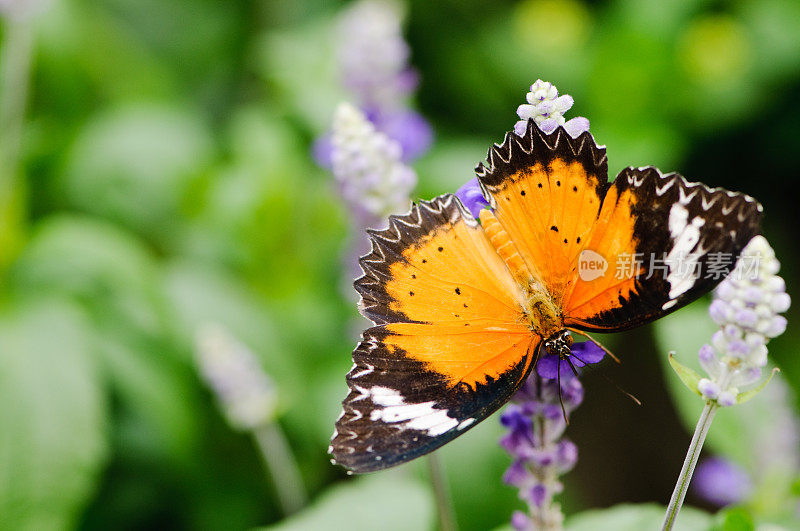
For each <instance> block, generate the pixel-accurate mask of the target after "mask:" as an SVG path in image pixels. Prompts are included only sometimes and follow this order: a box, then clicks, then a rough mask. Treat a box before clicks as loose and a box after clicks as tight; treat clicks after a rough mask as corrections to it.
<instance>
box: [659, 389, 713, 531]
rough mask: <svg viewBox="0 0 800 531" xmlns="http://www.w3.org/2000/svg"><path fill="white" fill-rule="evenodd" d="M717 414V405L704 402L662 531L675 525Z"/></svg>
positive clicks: (668, 530) (667, 530)
mask: <svg viewBox="0 0 800 531" xmlns="http://www.w3.org/2000/svg"><path fill="white" fill-rule="evenodd" d="M716 412H717V404H716V403H715V402H712V401H708V402H706V405H705V407H704V408H703V412H702V413H700V419H699V420H698V421H697V426H696V427H695V429H694V435H692V442H691V443H689V451H688V452H687V453H686V459H684V461H683V468H681V473H680V475H678V482H677V483H676V484H675V490H673V491H672V498H670V500H669V506H668V507H667V514H666V516H665V517H664V524H663V525H662V526H661V530H662V531H670V530H671V529H672V527H673V526H674V525H675V519H676V518H677V517H678V512H679V511H680V510H681V506H682V505H683V499H684V498H685V497H686V491H687V490H688V489H689V483H690V482H691V481H692V474H694V468H695V466H697V460H698V459H699V458H700V451H701V450H702V449H703V443H704V442H705V440H706V435H708V429H709V428H710V427H711V421H712V420H714V414H715V413H716Z"/></svg>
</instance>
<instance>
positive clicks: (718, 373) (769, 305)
mask: <svg viewBox="0 0 800 531" xmlns="http://www.w3.org/2000/svg"><path fill="white" fill-rule="evenodd" d="M779 270H780V263H779V262H778V260H777V258H775V252H774V251H773V250H772V248H771V247H770V245H769V243H768V242H767V240H766V238H764V237H763V236H756V237H754V238H753V239H752V240H750V242H749V243H748V244H747V246H746V247H745V248H744V250H743V251H742V256H741V257H740V258H739V260H738V261H737V263H736V267H735V268H734V269H733V271H732V272H731V273H730V275H728V277H727V278H725V280H723V281H722V282H721V283H720V285H719V286H718V287H717V289H716V291H715V292H714V297H715V298H714V301H713V302H712V303H711V305H710V307H709V311H708V313H709V315H710V316H711V319H712V320H713V321H714V322H715V323H717V324H719V325H720V329H719V330H717V331H716V332H715V333H714V335H713V336H711V344H710V345H703V347H702V348H701V349H700V352H699V356H698V357H699V359H700V365H701V366H702V367H703V370H705V371H706V372H707V373H708V376H709V377H708V378H701V379H700V381H699V382H698V384H697V390H698V391H699V392H700V394H701V395H703V397H705V398H706V399H707V400H713V401H715V402H716V404H717V405H719V406H732V405H734V404H736V402H737V399H738V396H739V394H740V391H739V386H746V385H751V384H752V383H754V382H755V381H757V380H758V379H759V377H760V376H761V370H762V369H763V367H764V366H766V364H767V346H766V345H767V341H769V339H770V338H773V337H776V336H778V335H780V334H781V333H783V331H784V330H785V329H786V318H784V317H783V316H781V315H778V314H779V313H780V312H783V311H786V310H787V309H788V308H789V305H790V304H791V299H790V298H789V295H788V294H787V293H786V291H785V290H786V284H785V282H784V281H783V279H782V278H781V277H779V276H777V273H778V271H779Z"/></svg>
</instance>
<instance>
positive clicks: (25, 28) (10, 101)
mask: <svg viewBox="0 0 800 531" xmlns="http://www.w3.org/2000/svg"><path fill="white" fill-rule="evenodd" d="M5 33H6V35H5V39H4V41H3V46H2V48H0V162H1V163H2V174H0V179H2V180H0V188H1V189H2V190H3V191H4V192H5V191H7V190H9V189H11V188H12V186H13V180H14V178H15V177H16V174H17V166H18V164H19V152H20V145H21V140H22V126H23V118H24V116H25V104H26V102H27V100H28V78H29V77H30V68H31V57H32V55H33V31H32V29H31V23H30V21H29V20H27V18H26V17H22V18H20V19H16V18H13V17H9V18H8V19H7V20H6V27H5Z"/></svg>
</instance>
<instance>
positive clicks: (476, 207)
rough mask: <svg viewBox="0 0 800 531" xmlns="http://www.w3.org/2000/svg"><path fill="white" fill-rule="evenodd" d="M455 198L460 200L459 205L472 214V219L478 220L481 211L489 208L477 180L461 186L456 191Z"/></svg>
mask: <svg viewBox="0 0 800 531" xmlns="http://www.w3.org/2000/svg"><path fill="white" fill-rule="evenodd" d="M456 197H457V198H459V199H460V200H461V203H463V205H464V206H465V207H467V209H468V210H469V211H470V213H472V217H474V218H475V219H478V216H480V213H481V210H483V209H484V208H488V207H489V203H488V201H486V198H485V197H483V192H481V187H480V185H479V184H478V178H477V177H476V178H474V179H472V180H471V181H467V184H465V185H464V186H462V187H461V188H459V189H458V190H457V191H456Z"/></svg>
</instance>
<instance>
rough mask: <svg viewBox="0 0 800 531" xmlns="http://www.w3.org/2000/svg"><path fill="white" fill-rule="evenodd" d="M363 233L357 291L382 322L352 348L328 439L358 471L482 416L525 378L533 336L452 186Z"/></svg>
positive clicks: (509, 283) (419, 450) (428, 444)
mask: <svg viewBox="0 0 800 531" xmlns="http://www.w3.org/2000/svg"><path fill="white" fill-rule="evenodd" d="M371 238H372V241H373V250H372V252H371V253H370V254H369V255H367V256H365V257H364V258H362V259H361V265H362V268H363V269H364V276H363V277H361V278H360V279H358V280H357V281H356V289H357V290H358V291H359V293H361V295H362V301H361V310H362V313H364V315H365V316H367V317H368V318H370V319H371V320H372V321H373V323H375V324H376V325H379V326H375V327H373V328H370V329H368V330H367V331H366V332H365V333H364V335H363V338H362V341H361V342H360V344H359V345H358V347H357V348H356V350H355V351H354V353H353V361H354V366H353V369H352V370H351V371H350V373H349V374H348V377H347V383H348V386H349V387H350V392H349V394H348V396H347V397H346V398H345V400H344V404H343V406H344V412H343V414H342V416H341V418H340V419H339V421H338V422H337V423H336V433H335V434H334V438H333V440H332V443H331V449H330V450H331V453H332V454H333V457H334V460H335V461H336V462H337V463H340V464H342V465H344V466H346V467H348V468H350V469H351V470H353V471H355V472H368V471H371V470H377V469H381V468H385V467H388V466H391V465H394V464H398V463H401V462H404V461H407V460H409V459H412V458H414V457H417V456H419V455H422V454H424V453H427V452H429V451H431V450H433V449H435V448H437V447H439V446H441V445H442V444H444V443H445V442H446V441H448V440H450V439H452V438H453V437H455V436H457V435H459V434H460V433H463V432H464V431H465V430H466V429H468V428H469V427H471V426H473V425H474V424H475V423H477V422H479V421H480V420H482V419H483V418H485V417H486V416H487V415H489V414H490V413H491V412H493V411H495V410H496V409H497V408H499V407H500V406H501V405H502V404H503V403H504V402H505V401H506V400H507V399H508V398H509V397H510V396H511V394H512V393H513V392H514V391H515V390H516V388H517V387H518V386H519V384H520V383H521V382H522V379H523V377H524V376H525V374H526V373H527V372H528V370H529V369H530V366H531V363H532V360H533V356H534V355H535V351H536V348H535V347H536V346H537V345H538V338H536V336H534V335H533V334H532V333H531V331H530V330H529V329H528V327H527V326H526V325H525V323H524V320H523V319H522V313H521V309H520V298H521V297H522V293H521V291H520V289H519V287H518V286H517V284H516V283H515V282H514V280H513V278H512V277H511V275H510V273H509V272H508V270H507V269H506V268H505V265H504V264H503V262H502V260H501V259H500V258H499V256H498V255H497V253H496V252H495V251H494V248H493V247H492V245H491V243H490V242H489V241H488V240H487V238H486V236H485V234H484V232H483V230H482V229H481V227H480V225H479V224H478V223H477V222H476V221H475V220H474V219H473V218H472V216H471V215H470V214H469V212H467V211H466V210H465V209H464V208H463V206H462V205H461V204H460V202H459V201H458V200H457V199H456V198H455V197H454V196H452V195H446V196H441V197H438V198H436V199H434V200H433V201H431V202H421V203H420V204H419V205H416V206H414V207H413V208H412V211H411V212H410V213H409V214H408V215H405V216H392V217H391V218H390V226H389V228H388V229H387V230H385V231H371Z"/></svg>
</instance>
